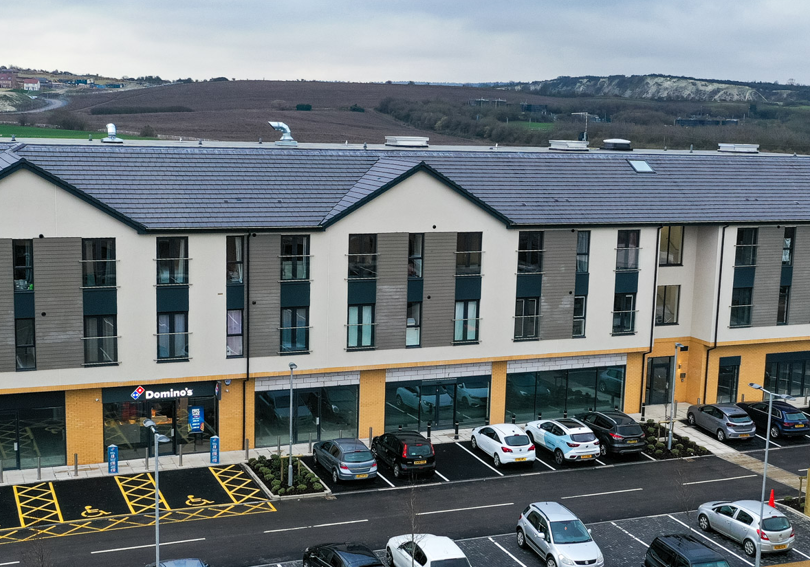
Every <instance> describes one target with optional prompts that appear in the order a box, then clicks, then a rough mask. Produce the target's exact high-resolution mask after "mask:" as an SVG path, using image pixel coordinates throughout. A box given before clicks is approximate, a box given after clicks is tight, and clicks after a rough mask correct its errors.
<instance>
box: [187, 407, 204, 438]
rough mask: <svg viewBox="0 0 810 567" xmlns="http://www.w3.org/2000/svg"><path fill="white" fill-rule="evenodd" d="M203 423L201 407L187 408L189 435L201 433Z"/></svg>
mask: <svg viewBox="0 0 810 567" xmlns="http://www.w3.org/2000/svg"><path fill="white" fill-rule="evenodd" d="M204 423H205V409H204V408H203V407H202V406H191V407H189V408H188V431H189V433H202V431H203V424H204Z"/></svg>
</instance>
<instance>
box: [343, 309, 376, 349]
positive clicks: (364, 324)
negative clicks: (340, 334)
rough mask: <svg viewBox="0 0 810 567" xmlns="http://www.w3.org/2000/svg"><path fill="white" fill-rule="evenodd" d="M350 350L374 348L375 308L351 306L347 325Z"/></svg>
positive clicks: (347, 345)
mask: <svg viewBox="0 0 810 567" xmlns="http://www.w3.org/2000/svg"><path fill="white" fill-rule="evenodd" d="M347 330H348V339H347V341H346V347H347V348H349V349H360V348H373V347H374V306H373V305H350V306H349V323H348V325H347Z"/></svg>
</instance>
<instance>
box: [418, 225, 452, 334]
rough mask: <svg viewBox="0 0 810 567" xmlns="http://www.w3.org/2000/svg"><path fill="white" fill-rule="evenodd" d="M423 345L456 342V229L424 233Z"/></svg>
mask: <svg viewBox="0 0 810 567" xmlns="http://www.w3.org/2000/svg"><path fill="white" fill-rule="evenodd" d="M424 274H425V275H424V278H423V279H424V299H423V300H422V347H434V346H449V345H451V344H453V317H454V314H455V307H456V302H455V299H456V233H455V232H428V233H426V234H425V261H424Z"/></svg>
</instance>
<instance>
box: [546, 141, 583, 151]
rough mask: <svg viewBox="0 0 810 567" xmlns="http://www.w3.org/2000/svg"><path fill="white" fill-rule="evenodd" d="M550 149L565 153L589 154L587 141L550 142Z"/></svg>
mask: <svg viewBox="0 0 810 567" xmlns="http://www.w3.org/2000/svg"><path fill="white" fill-rule="evenodd" d="M548 144H549V146H548V149H550V150H560V151H565V152H587V151H588V141H587V140H549V141H548Z"/></svg>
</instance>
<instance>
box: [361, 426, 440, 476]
mask: <svg viewBox="0 0 810 567" xmlns="http://www.w3.org/2000/svg"><path fill="white" fill-rule="evenodd" d="M371 453H372V454H373V455H374V457H375V458H376V459H377V463H385V464H386V465H388V466H389V467H390V468H391V469H392V470H393V471H394V477H395V478H401V477H403V476H405V475H409V474H410V475H413V474H417V473H426V474H427V475H428V476H432V475H433V473H434V472H435V470H436V455H435V454H434V452H433V445H431V444H430V441H429V440H427V439H425V438H424V437H422V435H421V434H420V433H419V432H417V431H399V432H396V433H386V434H385V435H380V436H379V437H375V438H374V439H373V440H372V441H371Z"/></svg>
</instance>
